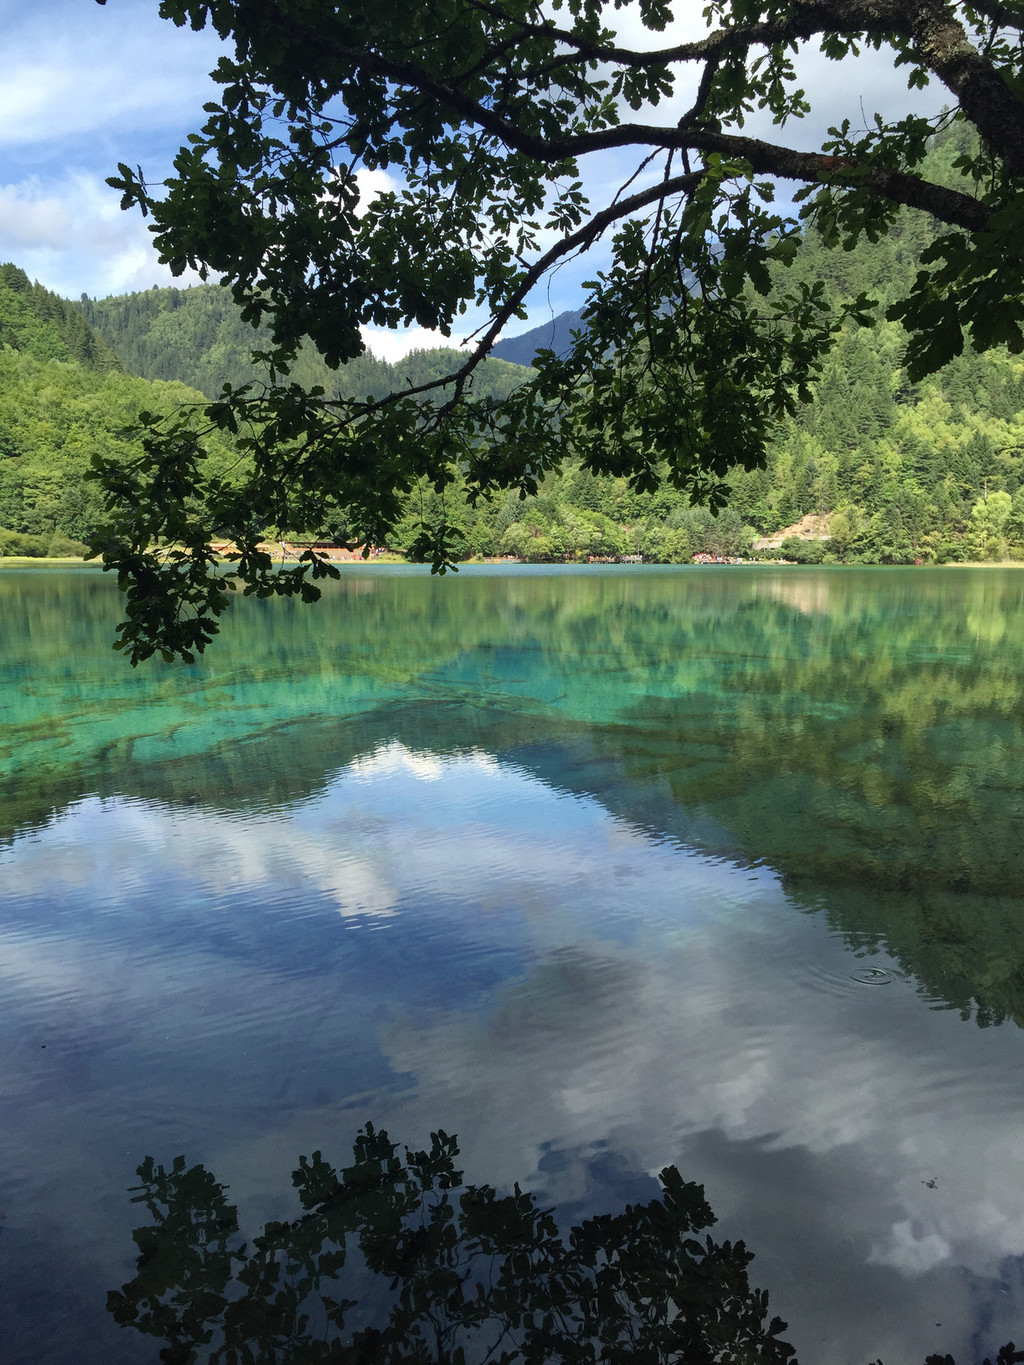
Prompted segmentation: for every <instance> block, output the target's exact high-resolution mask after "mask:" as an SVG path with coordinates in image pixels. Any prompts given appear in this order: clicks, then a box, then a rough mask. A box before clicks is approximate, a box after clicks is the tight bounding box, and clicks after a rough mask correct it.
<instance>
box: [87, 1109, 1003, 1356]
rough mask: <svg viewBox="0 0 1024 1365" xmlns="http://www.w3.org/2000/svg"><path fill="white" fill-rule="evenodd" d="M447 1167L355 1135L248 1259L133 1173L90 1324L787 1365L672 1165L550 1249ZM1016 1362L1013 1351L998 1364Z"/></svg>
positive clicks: (312, 1349) (204, 1179)
mask: <svg viewBox="0 0 1024 1365" xmlns="http://www.w3.org/2000/svg"><path fill="white" fill-rule="evenodd" d="M458 1155H459V1149H458V1144H457V1140H456V1138H454V1137H450V1136H449V1135H448V1134H447V1133H444V1132H437V1133H434V1134H432V1135H431V1145H430V1150H429V1151H410V1150H408V1149H404V1148H403V1149H400V1148H399V1147H398V1145H397V1144H395V1143H393V1142H391V1140H390V1139H389V1137H388V1135H387V1133H386V1132H383V1131H381V1132H377V1131H375V1129H374V1127H373V1125H372V1124H367V1125H366V1128H365V1129H364V1130H362V1131H361V1132H360V1133H359V1135H358V1137H357V1139H356V1142H355V1146H354V1149H353V1158H354V1160H353V1164H352V1165H351V1166H349V1167H347V1168H345V1169H343V1170H342V1171H341V1173H340V1174H339V1173H338V1172H336V1171H335V1170H334V1168H333V1167H332V1166H330V1165H329V1164H328V1163H327V1162H326V1161H324V1160H323V1158H322V1156H321V1154H320V1153H319V1152H314V1153H313V1156H312V1157H311V1158H309V1159H307V1158H306V1157H301V1158H300V1160H299V1168H298V1170H296V1171H295V1172H293V1174H292V1182H293V1184H294V1185H295V1186H296V1188H297V1190H298V1192H299V1199H300V1201H301V1203H302V1207H303V1209H304V1210H305V1212H304V1213H303V1215H302V1216H301V1217H300V1218H297V1219H296V1220H295V1221H294V1222H283V1223H278V1222H272V1223H268V1224H267V1225H266V1227H265V1228H264V1231H263V1233H262V1235H261V1236H259V1237H256V1238H255V1239H254V1240H253V1242H252V1244H251V1246H248V1245H247V1244H246V1243H244V1242H243V1241H242V1240H241V1238H240V1236H239V1229H238V1215H237V1210H236V1209H235V1207H234V1206H233V1205H231V1204H229V1203H228V1199H227V1190H226V1189H225V1187H224V1186H223V1185H221V1184H220V1183H219V1182H218V1181H217V1180H216V1179H215V1178H214V1177H213V1175H211V1173H210V1172H209V1171H207V1170H206V1169H205V1167H203V1166H202V1165H198V1166H193V1167H187V1166H186V1163H185V1159H184V1157H177V1158H175V1160H174V1162H173V1164H172V1166H171V1168H170V1170H166V1169H165V1168H164V1167H163V1166H159V1165H157V1164H156V1163H155V1162H154V1161H153V1159H152V1158H151V1157H147V1158H146V1159H145V1161H144V1162H143V1163H142V1165H141V1166H140V1167H139V1176H140V1178H141V1181H142V1184H141V1185H139V1186H136V1187H134V1188H133V1190H132V1197H133V1202H135V1203H140V1204H144V1205H145V1206H146V1208H147V1210H148V1211H149V1214H150V1217H151V1219H152V1222H151V1223H149V1224H147V1225H146V1226H145V1227H141V1228H138V1229H137V1230H136V1231H135V1233H134V1234H133V1235H134V1240H135V1242H136V1244H137V1246H138V1248H139V1257H138V1267H137V1273H136V1276H135V1278H134V1279H133V1280H131V1281H130V1282H129V1283H128V1284H125V1285H123V1286H122V1287H121V1289H120V1290H112V1291H111V1292H110V1293H109V1294H108V1296H107V1308H108V1310H109V1312H110V1313H112V1314H113V1316H114V1318H115V1320H116V1321H117V1322H118V1323H119V1324H121V1325H122V1326H124V1327H134V1328H136V1330H138V1331H139V1332H142V1333H145V1334H147V1335H149V1336H153V1337H158V1338H162V1339H163V1340H164V1341H166V1343H167V1345H165V1346H164V1347H163V1348H162V1349H161V1351H160V1360H161V1361H163V1362H165V1365H194V1363H195V1365H200V1363H201V1365H316V1363H317V1362H321V1361H333V1362H341V1363H342V1365H399V1363H400V1362H401V1365H516V1363H517V1362H522V1365H562V1363H563V1362H564V1363H565V1365H569V1363H570V1362H571V1365H586V1362H592V1363H593V1365H626V1362H629V1365H776V1363H778V1365H797V1362H796V1357H795V1354H794V1351H793V1348H792V1347H791V1346H790V1345H789V1344H788V1343H787V1342H785V1341H783V1340H782V1339H781V1337H780V1333H782V1332H784V1331H785V1330H786V1324H785V1323H784V1322H782V1321H781V1319H779V1318H777V1317H773V1318H770V1319H769V1317H768V1295H767V1294H766V1293H765V1292H764V1291H763V1290H759V1289H755V1288H752V1287H751V1285H750V1283H749V1282H748V1279H747V1266H748V1265H749V1264H750V1262H751V1261H752V1260H753V1255H752V1253H751V1252H749V1251H747V1249H746V1247H745V1245H744V1244H743V1242H735V1243H731V1242H716V1241H715V1240H714V1239H713V1238H712V1237H710V1236H709V1235H708V1234H707V1231H706V1230H707V1229H708V1228H709V1227H711V1226H712V1225H713V1224H714V1222H715V1216H714V1214H713V1213H712V1211H711V1209H710V1207H709V1206H708V1203H707V1201H706V1200H705V1198H704V1190H703V1187H702V1186H700V1185H696V1184H693V1183H692V1182H689V1181H684V1180H683V1179H682V1177H681V1176H680V1174H679V1172H678V1171H677V1170H676V1168H675V1167H674V1166H669V1167H667V1168H666V1169H665V1170H664V1171H662V1172H661V1176H660V1181H661V1195H660V1197H659V1198H657V1199H652V1200H650V1201H649V1202H648V1203H646V1204H635V1205H633V1204H627V1205H626V1207H625V1209H624V1210H623V1211H622V1212H621V1213H618V1214H605V1215H602V1216H599V1217H595V1218H590V1219H587V1220H585V1221H584V1222H582V1223H580V1224H579V1225H578V1226H575V1227H573V1228H571V1229H570V1231H569V1234H568V1237H567V1238H565V1237H563V1236H562V1235H561V1233H560V1231H559V1228H558V1226H557V1224H556V1223H555V1220H554V1218H553V1216H552V1213H551V1211H550V1210H546V1209H542V1208H540V1207H539V1206H538V1204H537V1200H536V1197H535V1196H534V1195H533V1194H531V1193H530V1192H529V1191H523V1190H521V1189H520V1188H519V1186H518V1185H516V1186H515V1189H514V1192H513V1193H512V1194H509V1195H499V1194H498V1193H497V1192H496V1191H495V1190H493V1189H492V1188H490V1187H489V1186H487V1185H466V1184H465V1183H464V1181H463V1178H462V1172H461V1171H459V1170H457V1169H456V1166H455V1159H456V1158H457V1157H458ZM348 1295H356V1297H348ZM1020 1362H1024V1351H1018V1350H1017V1349H1016V1348H1015V1346H1014V1344H1013V1343H1012V1342H1010V1343H1007V1344H1006V1345H1005V1346H1003V1347H1002V1348H1001V1350H1000V1351H999V1353H998V1356H997V1365H1020ZM875 1365H881V1362H875ZM925 1365H955V1362H954V1360H953V1357H952V1356H937V1355H933V1356H929V1357H928V1358H927V1360H926V1362H925ZM985 1365H991V1363H990V1362H989V1361H986V1362H985Z"/></svg>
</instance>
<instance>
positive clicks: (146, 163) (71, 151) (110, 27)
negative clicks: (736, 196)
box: [0, 0, 943, 359]
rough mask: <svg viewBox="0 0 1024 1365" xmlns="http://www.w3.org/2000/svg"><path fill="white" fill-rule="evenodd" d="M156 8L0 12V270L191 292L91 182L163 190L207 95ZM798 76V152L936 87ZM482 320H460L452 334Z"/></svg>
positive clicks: (9, 0) (889, 79)
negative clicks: (122, 167) (130, 173)
mask: <svg viewBox="0 0 1024 1365" xmlns="http://www.w3.org/2000/svg"><path fill="white" fill-rule="evenodd" d="M701 8H702V5H701V4H700V3H698V2H697V0H681V3H680V4H679V5H678V12H679V15H680V16H681V17H680V19H679V21H678V22H677V23H676V24H675V25H674V27H673V29H672V30H671V31H670V32H669V33H667V34H666V35H665V36H664V38H659V39H658V42H659V43H661V42H662V41H670V40H676V41H678V40H681V39H682V38H684V37H688V36H696V35H697V34H698V33H699V32H701V31H702V21H701V20H700V17H699V16H700V10H701ZM157 10H158V4H157V0H107V3H106V5H105V6H102V7H101V6H99V5H98V4H96V3H95V0H35V3H32V4H25V3H24V0H0V33H2V34H3V46H4V72H5V76H4V81H3V84H2V86H0V259H2V260H10V261H14V262H15V264H17V265H19V266H21V267H22V269H24V270H25V271H26V272H27V273H28V275H29V276H30V277H31V278H33V279H37V280H39V282H40V283H41V284H43V285H45V286H46V287H47V288H48V289H52V290H54V291H55V292H56V293H58V294H61V295H63V296H64V297H71V298H77V297H78V296H79V295H81V294H83V293H85V294H88V295H90V296H92V297H94V298H101V297H104V296H106V295H109V294H121V293H128V292H131V291H133V290H143V289H148V288H149V287H150V286H152V285H154V284H157V285H166V284H171V283H175V282H176V283H178V284H182V283H185V284H187V283H196V282H197V281H196V280H195V279H193V278H189V277H187V276H186V277H183V278H180V279H178V280H177V281H174V280H173V278H172V276H171V274H170V271H169V270H168V269H167V267H166V266H161V265H160V263H159V261H158V260H157V256H156V252H155V251H154V249H153V246H152V243H151V239H150V235H149V232H148V231H147V227H146V223H145V221H144V220H143V219H142V217H141V215H140V214H139V212H138V211H137V210H131V211H130V212H127V213H124V212H122V211H121V209H120V207H119V195H118V194H117V193H116V191H114V190H112V189H111V188H110V187H109V186H108V185H106V184H105V180H106V177H107V176H109V175H113V174H115V173H116V168H117V164H118V162H119V161H124V162H127V163H128V164H129V165H131V166H133V167H135V166H141V168H142V170H143V171H144V173H145V175H146V178H147V179H148V180H150V181H151V182H154V181H155V182H159V181H160V180H161V179H163V178H164V177H165V176H166V175H167V174H168V173H169V172H170V170H171V165H172V162H173V158H174V155H175V152H176V151H177V149H178V147H179V146H180V145H181V144H182V142H183V141H184V140H185V138H186V137H187V135H188V134H189V133H190V132H192V131H194V130H195V129H197V128H198V127H199V126H200V124H201V122H202V105H203V103H204V102H205V101H206V100H208V99H210V98H211V97H213V95H214V93H215V91H216V87H215V85H214V84H213V82H212V81H211V80H210V78H209V74H208V73H209V71H210V69H211V67H212V66H213V65H214V63H215V62H216V60H217V57H218V55H219V51H220V46H219V43H218V40H217V38H216V35H215V34H212V33H211V32H209V31H203V32H200V33H196V32H193V31H192V30H191V29H188V28H185V29H178V28H175V27H174V25H173V24H171V23H169V22H167V21H165V20H162V19H160V18H159V17H158V13H157ZM619 23H620V36H621V37H622V39H623V41H626V42H630V41H635V42H636V43H637V44H638V45H639V44H640V43H641V42H642V39H643V36H644V35H643V33H642V30H641V29H640V27H639V25H638V23H637V21H636V18H635V15H633V14H632V13H631V12H630V11H629V10H625V11H623V12H622V14H621V17H620V19H619ZM801 76H802V78H803V80H804V83H805V87H806V89H807V91H808V93H809V95H810V96H811V99H812V103H813V104H814V105H815V114H814V116H813V117H812V118H810V119H807V120H805V121H804V122H803V124H801V125H799V126H798V127H796V128H793V129H787V130H786V132H785V136H786V139H787V140H789V141H792V142H793V143H795V144H798V145H801V146H816V145H819V139H820V137H821V136H822V135H823V133H824V130H825V129H826V128H827V127H828V125H829V124H830V123H835V122H838V121H841V120H842V118H843V117H848V118H850V119H851V122H853V123H854V124H855V125H857V124H860V123H861V121H862V111H863V113H864V114H867V116H868V117H870V116H871V114H872V113H873V112H874V111H875V110H876V109H877V110H878V111H879V112H881V113H883V114H884V115H889V116H899V115H900V114H902V113H905V112H907V111H908V110H909V109H910V108H911V107H913V108H914V109H915V110H917V111H919V112H926V113H931V112H934V111H935V110H936V109H938V108H940V107H941V105H942V103H943V99H942V95H941V92H938V91H935V90H929V91H926V92H924V93H923V94H915V95H914V96H913V97H912V96H910V95H908V92H907V90H906V80H905V77H904V76H903V75H902V74H901V73H899V72H895V73H894V72H893V69H892V67H891V65H890V64H889V63H888V62H887V61H886V59H885V56H884V54H873V53H872V54H868V55H867V56H865V57H863V58H861V59H860V60H859V61H858V62H856V63H847V64H844V65H843V67H842V68H838V67H836V66H835V65H834V64H833V63H830V62H827V61H825V60H824V59H823V58H820V57H818V56H815V55H812V56H811V57H810V58H809V59H808V60H807V61H806V62H805V64H804V66H803V67H802V69H801ZM688 102H689V91H687V90H685V89H683V90H681V91H680V94H679V96H678V97H677V98H676V100H675V101H674V102H673V104H672V105H670V106H667V107H662V109H661V110H659V115H658V117H659V120H665V121H668V120H670V119H671V120H672V121H674V119H675V118H678V116H679V114H680V113H681V112H682V111H683V109H685V107H686V106H687V104H688ZM673 110H675V112H674V114H673ZM631 117H636V116H633V115H631ZM640 117H643V116H642V115H640ZM747 131H749V132H751V133H753V134H754V135H759V136H766V137H769V138H775V137H778V136H779V134H778V130H773V129H772V128H771V125H770V124H768V123H767V121H764V122H763V123H761V124H759V123H758V122H757V121H756V120H755V121H752V122H751V123H750V124H748V128H747ZM626 164H627V162H626V157H625V155H624V154H622V153H618V154H606V155H603V156H601V157H598V158H593V159H591V160H590V161H589V162H587V163H585V165H584V170H585V185H586V187H587V189H588V190H589V191H590V192H591V193H592V194H593V196H594V200H595V202H597V201H598V200H599V198H600V195H601V191H602V189H605V190H607V189H608V188H609V187H610V186H614V185H617V184H618V183H621V180H622V179H623V173H624V170H625V167H626ZM640 184H642V181H639V182H637V186H638V187H639V185H640ZM601 264H602V248H601V247H597V248H595V249H593V250H592V251H591V252H590V253H588V255H587V256H585V257H583V258H582V259H581V260H579V261H577V262H572V263H570V264H569V265H567V266H565V267H564V268H563V269H561V270H560V271H559V272H558V273H557V274H556V275H554V276H553V277H552V279H551V281H550V282H549V283H547V284H545V285H544V286H543V287H541V288H540V289H539V290H537V291H535V294H534V296H533V297H532V298H531V299H530V301H529V302H530V307H529V316H528V318H527V319H526V321H524V322H522V323H513V324H512V325H511V326H510V327H509V328H508V329H507V333H506V334H509V335H514V334H516V333H518V332H521V331H525V330H526V329H527V328H528V327H531V326H537V325H539V324H540V323H541V322H543V321H545V320H546V319H548V318H550V317H553V316H555V315H557V314H558V313H560V312H563V311H565V310H567V309H574V308H578V307H580V306H581V304H582V301H583V292H582V282H583V281H584V280H586V279H591V278H593V275H594V272H595V271H596V270H597V269H598V268H600V266H601ZM484 321H485V318H484V317H483V316H482V315H480V316H475V315H469V316H467V319H466V322H467V328H466V330H467V332H469V331H472V330H473V329H474V328H475V327H477V326H479V325H480V324H481V323H483V322H484ZM367 340H368V341H369V343H370V345H371V348H372V349H373V350H374V351H375V353H376V354H378V355H382V356H384V357H385V358H388V359H396V358H398V356H399V355H401V354H403V353H404V352H405V351H407V350H408V349H410V348H411V347H412V346H414V345H418V346H423V345H432V344H451V343H450V342H446V341H445V340H444V339H443V338H440V337H436V336H432V335H431V334H429V333H425V332H423V331H422V330H421V329H411V330H407V331H405V332H403V333H399V334H387V333H381V332H374V333H372V334H370V333H368V334H367Z"/></svg>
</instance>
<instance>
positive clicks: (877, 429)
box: [427, 124, 1024, 563]
mask: <svg viewBox="0 0 1024 1365" xmlns="http://www.w3.org/2000/svg"><path fill="white" fill-rule="evenodd" d="M968 137H969V132H968V130H967V129H966V128H965V127H964V126H963V125H960V124H953V125H952V127H951V128H949V129H948V130H947V131H946V133H945V134H943V135H942V136H941V137H940V138H939V139H937V140H936V143H935V145H934V147H933V149H932V151H931V153H930V163H929V167H928V170H929V175H930V177H931V178H933V179H935V180H938V181H939V182H942V183H947V184H953V183H956V182H957V181H958V180H959V172H958V170H957V167H956V165H955V162H956V159H957V157H958V156H959V155H960V154H961V153H962V152H963V151H964V150H965V141H964V140H965V139H966V138H968ZM960 183H962V181H961V182H960ZM934 237H935V230H934V225H933V222H932V220H931V219H930V218H929V217H928V216H927V215H925V214H923V213H920V212H916V211H911V210H906V211H904V212H903V214H902V215H901V216H900V218H899V220H898V222H897V223H896V225H895V226H894V228H893V229H892V231H891V232H890V233H889V234H888V235H887V236H886V237H884V238H883V239H882V240H880V241H879V242H876V243H867V242H861V243H860V244H858V245H857V247H856V248H855V249H854V250H852V251H843V250H835V249H829V247H828V246H827V244H826V243H825V242H824V240H823V239H822V237H821V236H820V235H819V234H817V233H808V234H807V236H806V237H805V239H804V242H803V245H802V248H801V250H800V252H799V253H798V255H797V257H796V260H795V262H794V264H793V265H792V266H791V267H790V268H789V269H788V270H787V271H786V272H785V273H786V283H787V284H788V285H789V286H790V287H791V286H792V285H793V284H794V283H795V282H798V281H805V282H807V283H808V284H814V283H816V282H818V281H821V282H823V284H824V285H825V288H826V290H827V292H828V294H829V296H830V297H831V298H832V299H834V300H836V301H837V302H838V301H840V300H844V299H851V298H855V297H856V296H857V295H859V294H860V293H862V292H866V293H867V294H869V295H871V296H873V297H874V298H875V299H876V300H877V301H878V307H877V309H876V316H877V318H878V319H879V320H878V322H877V323H876V325H875V326H873V327H867V328H864V327H854V326H850V327H847V328H846V329H845V330H844V331H843V332H842V334H841V335H840V337H839V339H838V341H837V344H836V347H835V349H834V350H833V352H832V354H831V357H830V358H829V361H828V363H827V365H826V367H825V369H824V372H823V374H822V376H821V378H820V381H819V382H818V384H817V388H816V394H815V400H814V402H812V403H809V404H807V405H805V406H803V407H801V408H800V409H799V411H798V414H797V416H796V417H795V418H794V419H793V420H792V421H789V422H786V423H785V424H784V425H782V426H781V427H780V428H779V429H778V431H777V433H776V435H775V438H774V441H773V442H772V444H771V447H770V450H769V458H768V464H767V467H766V468H765V469H763V470H756V471H754V472H752V473H747V472H745V471H742V470H737V471H735V472H734V473H733V474H732V475H731V477H730V479H729V483H730V486H731V488H732V496H731V499H730V504H729V507H728V508H727V509H726V510H725V511H724V512H723V513H722V514H721V515H720V516H719V517H718V518H717V519H715V518H712V517H711V516H710V515H709V514H708V513H707V512H706V511H704V510H703V509H702V508H691V507H690V506H689V505H688V504H687V502H686V500H685V498H683V497H682V496H680V495H679V494H677V493H675V492H674V491H673V490H672V489H671V488H662V489H661V490H659V491H658V492H657V493H653V494H637V493H634V492H633V491H632V490H631V489H630V488H629V487H628V485H627V484H626V482H625V480H622V479H596V478H594V477H593V476H591V475H590V474H588V473H587V472H586V471H585V470H581V469H580V468H579V467H578V466H577V467H573V466H572V465H570V466H569V467H567V469H566V470H565V472H564V473H563V474H562V475H561V476H556V477H551V478H549V479H548V480H547V481H546V482H545V484H544V486H543V487H542V489H541V494H540V496H539V497H538V498H536V499H533V500H531V501H529V502H527V503H525V504H523V503H520V502H518V501H517V500H516V499H515V498H512V499H509V500H507V501H506V502H504V503H503V504H501V505H500V506H498V507H497V508H495V509H484V510H483V511H482V512H481V511H475V510H473V509H468V508H467V509H465V510H464V511H463V510H461V509H460V511H459V512H458V513H456V516H458V517H460V518H461V524H462V526H463V528H464V531H465V535H466V540H467V545H468V546H469V547H470V548H471V549H474V550H476V551H478V552H481V553H493V552H497V551H506V552H509V553H513V554H517V555H519V556H521V557H524V558H532V559H541V560H543V559H557V558H561V557H562V556H564V555H567V556H569V557H580V556H582V555H587V554H594V555H609V556H614V555H618V554H622V553H624V552H630V551H634V552H640V553H642V554H643V555H644V556H645V557H647V558H654V559H670V560H684V559H688V558H689V557H690V555H691V554H692V553H694V552H697V551H705V552H709V553H712V554H723V555H727V554H745V553H749V548H750V546H751V544H752V543H753V541H754V540H755V538H759V537H768V536H771V535H773V534H775V533H777V532H779V531H781V530H782V529H784V528H786V527H789V526H791V525H793V524H794V523H796V522H797V521H799V520H800V519H801V518H804V517H806V516H808V515H811V514H813V515H814V516H816V517H817V518H819V524H822V525H824V526H825V527H827V530H828V532H829V534H830V539H828V540H806V541H800V540H796V539H793V540H789V541H787V542H786V543H785V545H784V546H783V553H784V554H785V556H786V557H787V558H796V559H800V560H804V561H811V562H820V561H822V560H825V561H829V562H831V561H836V560H839V561H844V562H865V563H911V562H913V561H914V560H915V559H922V560H925V561H930V560H938V561H941V562H944V561H947V560H964V559H972V560H974V559H1000V558H1003V557H1006V556H1011V557H1014V558H1022V559H1024V411H1022V409H1024V360H1022V359H1021V358H1020V357H1017V356H1011V355H1009V354H1008V353H1007V352H1006V351H1005V350H994V351H987V352H985V353H984V354H980V355H979V354H977V353H975V352H973V351H970V350H968V351H966V352H965V353H964V354H963V355H961V356H958V357H957V358H956V359H955V360H954V361H952V362H951V363H950V364H949V365H947V366H946V367H945V368H944V369H943V370H941V371H940V372H939V373H938V374H936V375H933V376H932V377H930V378H929V379H927V380H925V381H924V382H922V383H920V384H911V383H910V382H909V381H908V380H907V377H906V374H905V371H904V369H903V364H902V362H903V356H904V352H905V346H906V337H905V334H904V332H903V329H902V328H901V327H900V326H899V325H898V324H897V323H895V322H887V321H885V320H884V319H885V312H886V308H887V307H888V305H889V304H890V303H891V302H892V301H893V300H894V299H895V298H897V297H899V296H900V295H901V292H902V291H905V290H906V288H907V284H908V280H909V278H911V277H912V276H913V275H914V274H915V273H916V270H917V267H918V262H919V260H920V257H921V253H922V252H923V251H924V249H925V248H926V247H927V246H928V245H929V244H930V243H931V242H932V241H933V240H934ZM427 501H428V505H429V499H428V500H427ZM450 502H451V499H449V503H450ZM428 514H429V507H428ZM449 515H451V512H450V508H449Z"/></svg>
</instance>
